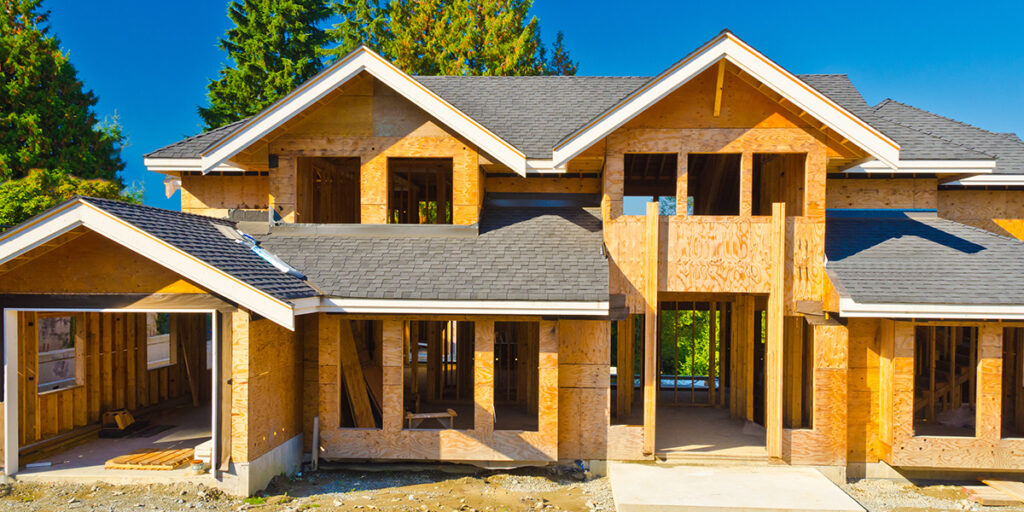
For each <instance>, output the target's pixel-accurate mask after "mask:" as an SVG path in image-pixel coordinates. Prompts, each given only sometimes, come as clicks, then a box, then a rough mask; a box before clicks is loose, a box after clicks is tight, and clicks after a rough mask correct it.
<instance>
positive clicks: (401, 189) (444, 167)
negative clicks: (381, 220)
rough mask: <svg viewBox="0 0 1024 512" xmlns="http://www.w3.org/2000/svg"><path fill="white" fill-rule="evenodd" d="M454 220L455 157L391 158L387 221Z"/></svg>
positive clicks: (399, 222)
mask: <svg viewBox="0 0 1024 512" xmlns="http://www.w3.org/2000/svg"><path fill="white" fill-rule="evenodd" d="M451 223H452V159H451V158H389V159H388V224H451Z"/></svg>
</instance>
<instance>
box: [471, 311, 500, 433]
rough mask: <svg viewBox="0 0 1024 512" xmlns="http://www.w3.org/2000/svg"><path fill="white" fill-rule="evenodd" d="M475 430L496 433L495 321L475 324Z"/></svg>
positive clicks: (483, 321) (479, 321)
mask: <svg viewBox="0 0 1024 512" xmlns="http://www.w3.org/2000/svg"><path fill="white" fill-rule="evenodd" d="M474 325H475V327H476V328H475V330H474V341H473V410H474V413H473V429H474V430H475V431H477V432H483V433H490V432H494V420H495V418H494V321H493V320H478V321H477V322H475V323H474Z"/></svg>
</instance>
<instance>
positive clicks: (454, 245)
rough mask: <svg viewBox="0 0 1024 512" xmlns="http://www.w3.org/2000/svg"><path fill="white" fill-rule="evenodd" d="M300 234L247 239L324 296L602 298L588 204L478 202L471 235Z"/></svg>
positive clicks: (603, 267) (602, 276) (597, 238)
mask: <svg viewBox="0 0 1024 512" xmlns="http://www.w3.org/2000/svg"><path fill="white" fill-rule="evenodd" d="M383 228H384V229H382V230H381V231H380V232H378V233H367V234H359V235H353V234H324V233H322V232H320V231H318V230H316V229H310V230H309V231H307V232H305V233H303V232H302V231H301V229H300V230H296V229H294V228H293V227H291V226H285V227H284V229H281V230H271V232H270V233H269V234H266V235H260V236H257V237H256V238H257V239H259V240H260V241H261V245H262V247H264V248H266V249H267V250H269V251H271V252H273V253H274V254H277V255H278V256H280V257H281V258H282V259H284V260H285V261H287V262H288V263H289V264H291V265H293V266H294V267H295V268H297V269H299V270H300V271H301V272H303V273H305V274H306V276H308V278H309V279H310V281H311V282H312V283H313V284H314V285H316V286H317V287H318V288H320V289H321V290H322V291H323V293H324V295H327V296H331V297H337V298H351V299H402V300H459V301H462V300H465V301H538V302H543V301H578V302H584V301H586V302H590V301H593V302H597V301H601V302H604V301H608V261H607V259H606V258H605V256H604V254H603V250H602V248H603V237H602V230H601V216H600V211H599V209H597V208H593V207H582V206H574V207H573V206H563V207H551V206H544V207H536V206H534V207H527V206H515V205H513V206H487V207H485V208H484V211H483V214H482V217H481V220H480V226H479V234H478V235H477V236H465V235H464V234H459V233H458V232H456V231H455V230H453V233H452V234H451V235H449V236H445V235H437V234H433V235H431V236H415V235H408V234H405V235H396V233H395V232H393V231H394V230H388V229H387V228H395V229H400V228H401V226H383Z"/></svg>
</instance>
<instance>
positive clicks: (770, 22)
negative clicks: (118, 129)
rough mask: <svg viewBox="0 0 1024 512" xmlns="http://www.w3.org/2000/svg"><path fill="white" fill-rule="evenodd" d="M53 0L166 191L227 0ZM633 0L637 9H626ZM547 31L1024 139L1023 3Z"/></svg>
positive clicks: (614, 71)
mask: <svg viewBox="0 0 1024 512" xmlns="http://www.w3.org/2000/svg"><path fill="white" fill-rule="evenodd" d="M103 4H104V8H97V5H98V4H97V3H96V2H83V1H81V0H49V1H48V2H47V3H46V4H45V5H46V7H48V8H49V9H50V10H51V11H52V18H51V23H52V27H53V29H54V31H55V32H56V33H57V35H58V36H59V37H60V39H61V45H62V47H63V48H64V49H65V51H68V52H70V55H71V60H72V62H73V63H74V64H75V66H76V67H77V68H78V71H79V76H80V77H81V79H82V80H84V82H85V84H86V87H88V88H90V89H92V90H93V91H94V92H95V93H96V94H97V95H98V96H99V97H100V102H99V105H98V106H97V111H98V114H99V116H100V117H101V118H103V117H109V116H113V115H114V114H115V112H116V113H117V115H118V116H119V118H120V122H121V124H122V126H123V127H124V129H125V131H126V132H127V134H128V137H129V144H130V145H129V146H128V147H127V148H126V149H125V150H124V152H123V158H124V160H125V162H126V163H127V166H126V168H125V171H124V178H125V180H126V181H127V182H129V183H131V182H139V183H141V184H143V185H144V187H145V192H146V203H147V204H152V205H155V206H163V207H168V208H177V207H178V201H179V198H178V196H177V195H175V196H174V197H172V198H171V199H169V200H168V199H166V198H164V195H163V187H162V185H161V183H160V181H161V178H162V177H161V176H160V175H157V174H155V173H150V172H148V171H146V170H145V168H144V167H143V166H142V155H143V154H144V153H146V152H149V151H152V150H153V149H156V148H158V147H160V146H163V145H166V144H169V143H171V142H174V141H176V140H179V139H181V138H183V137H184V136H187V135H192V134H195V133H197V132H198V131H199V130H200V126H201V122H200V120H199V116H198V115H197V114H196V106H197V105H199V104H202V103H204V101H205V93H206V84H207V81H208V80H209V79H210V78H212V77H215V76H216V74H217V71H218V70H219V69H220V67H221V66H222V64H223V63H225V62H226V60H227V59H226V56H225V55H224V54H223V53H222V52H221V51H220V50H218V49H217V47H216V43H217V39H218V38H219V37H220V36H221V35H223V33H224V32H225V31H226V30H227V29H228V27H229V25H230V22H229V21H228V19H227V15H226V12H227V2H226V1H225V2H220V1H217V0H175V1H173V2H139V1H137V0H134V1H126V0H109V1H106V2H103ZM623 5H627V6H628V8H623ZM533 10H534V13H535V14H536V15H537V16H538V18H539V19H540V23H541V27H542V29H543V31H544V32H543V35H544V38H545V40H548V41H550V40H551V39H552V38H553V37H554V34H555V32H556V31H558V30H562V31H563V32H565V35H566V43H567V45H568V47H569V49H570V51H571V53H572V56H573V57H574V58H575V59H576V60H578V61H579V62H580V70H579V74H582V75H645V76H646V75H652V74H657V73H658V72H660V71H661V70H663V69H664V68H666V67H668V66H669V65H670V64H672V63H673V62H675V61H677V60H679V59H680V58H682V57H683V56H685V55H686V54H687V53H688V52H690V51H691V50H693V49H694V48H696V47H697V46H699V45H700V44H702V43H703V42H705V41H706V40H708V39H710V38H711V37H713V36H714V35H715V34H717V33H718V32H719V31H720V30H722V29H723V28H728V29H730V30H732V31H733V32H734V33H735V34H736V35H738V36H739V37H740V38H742V39H744V40H745V41H747V42H748V43H750V44H751V45H753V46H754V47H755V48H757V49H758V50H760V51H761V52H763V53H764V54H765V55H767V56H768V57H769V58H771V59H773V60H775V61H776V62H778V63H779V64H781V65H782V66H783V67H785V68H786V69H788V70H790V71H792V72H794V73H847V74H849V75H850V78H851V79H852V80H853V82H854V84H855V85H856V86H857V87H858V88H859V89H860V90H861V92H862V93H863V94H864V96H865V98H866V99H867V101H868V103H871V104H875V103H877V102H879V101H881V100H883V99H885V98H893V99H896V100H899V101H903V102H905V103H910V104H912V105H915V106H919V107H922V108H926V109H928V110H931V111H934V112H937V113H940V114H943V115H946V116H949V117H953V118H956V119H959V120H962V121H965V122H969V123H972V124H976V125H979V126H981V127H982V128H985V129H988V130H993V131H1001V132H1016V133H1018V134H1021V135H1024V42H1022V38H1021V28H1020V23H1021V20H1024V2H1020V1H1016V2H972V3H964V2H916V1H907V2H878V3H871V2H822V1H820V0H817V1H815V2H785V3H781V4H780V3H768V2H751V3H749V4H744V3H743V2H737V1H733V2H728V3H725V2H709V1H706V0H705V1H701V2H689V1H681V0H676V1H671V0H669V1H640V0H633V1H630V2H621V1H605V0H592V1H587V2H570V1H550V0H548V1H545V0H535V5H534V9H533Z"/></svg>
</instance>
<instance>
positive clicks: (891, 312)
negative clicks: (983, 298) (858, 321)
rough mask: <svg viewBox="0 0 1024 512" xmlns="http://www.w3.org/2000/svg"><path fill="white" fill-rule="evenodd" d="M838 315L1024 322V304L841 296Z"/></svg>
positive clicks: (849, 316)
mask: <svg viewBox="0 0 1024 512" xmlns="http://www.w3.org/2000/svg"><path fill="white" fill-rule="evenodd" d="M839 315H840V316H843V317H848V318H900V319H912V318H921V319H956V320H1024V304H1021V305H992V304H899V303H860V302H856V301H854V300H853V299H852V298H850V297H840V298H839Z"/></svg>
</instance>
